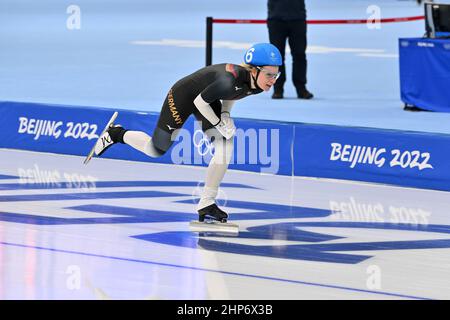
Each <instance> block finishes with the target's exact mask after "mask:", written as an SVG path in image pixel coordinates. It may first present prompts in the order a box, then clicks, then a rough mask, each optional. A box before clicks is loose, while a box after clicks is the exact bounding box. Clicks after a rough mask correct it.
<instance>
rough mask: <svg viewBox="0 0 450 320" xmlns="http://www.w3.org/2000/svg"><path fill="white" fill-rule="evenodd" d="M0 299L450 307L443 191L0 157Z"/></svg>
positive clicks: (449, 217)
mask: <svg viewBox="0 0 450 320" xmlns="http://www.w3.org/2000/svg"><path fill="white" fill-rule="evenodd" d="M0 159H2V160H1V166H0V168H1V169H0V299H405V298H406V299H449V298H450V210H449V208H450V193H448V192H440V191H431V190H419V189H408V188H400V187H392V186H384V185H375V184H365V183H356V182H350V181H331V180H319V179H304V178H292V177H285V176H272V175H260V174H255V173H245V172H239V171H231V170H230V171H228V173H227V175H226V176H225V180H224V183H223V186H222V188H221V192H220V196H221V200H220V204H221V205H222V206H223V208H225V210H226V211H228V212H229V214H230V221H232V222H235V223H237V224H239V227H240V233H239V236H237V237H232V236H221V235H217V234H213V233H209V234H198V233H193V232H191V231H190V230H189V226H188V224H189V221H190V220H193V219H196V218H197V216H196V213H195V201H196V199H197V195H198V192H199V190H200V185H199V184H200V182H201V181H203V179H204V175H205V168H204V167H190V166H175V165H161V164H150V163H136V162H127V161H120V160H108V159H97V158H94V159H93V160H92V161H91V163H90V164H89V165H88V166H84V165H83V164H82V162H83V158H82V157H77V156H62V155H55V154H43V153H34V152H25V151H13V150H0Z"/></svg>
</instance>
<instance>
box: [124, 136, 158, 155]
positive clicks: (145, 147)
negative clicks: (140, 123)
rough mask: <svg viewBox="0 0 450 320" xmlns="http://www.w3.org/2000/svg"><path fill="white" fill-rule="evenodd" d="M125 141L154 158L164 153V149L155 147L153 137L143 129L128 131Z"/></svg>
mask: <svg viewBox="0 0 450 320" xmlns="http://www.w3.org/2000/svg"><path fill="white" fill-rule="evenodd" d="M123 141H124V143H126V144H127V145H129V146H131V147H133V148H134V149H136V150H139V151H141V152H143V153H145V154H146V155H148V156H149V157H152V158H157V157H160V156H162V155H163V154H164V152H163V151H162V150H160V149H158V148H156V147H155V145H154V144H153V141H152V137H150V136H149V135H148V134H146V133H145V132H143V131H131V130H130V131H127V132H126V133H125V134H124V136H123Z"/></svg>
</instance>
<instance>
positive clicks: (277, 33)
mask: <svg viewBox="0 0 450 320" xmlns="http://www.w3.org/2000/svg"><path fill="white" fill-rule="evenodd" d="M267 27H268V29H269V40H270V43H272V44H273V45H274V46H275V47H277V48H278V50H280V53H281V56H282V57H283V65H282V66H281V68H280V71H281V75H280V78H279V79H278V80H277V82H275V85H274V88H275V91H283V85H284V83H285V82H286V68H285V66H284V57H285V49H286V39H287V40H288V41H289V47H290V48H291V54H292V62H293V66H292V82H293V83H294V86H295V88H296V89H297V90H300V89H302V88H304V87H305V85H306V66H307V62H306V45H307V42H306V21H305V20H295V21H282V20H268V22H267Z"/></svg>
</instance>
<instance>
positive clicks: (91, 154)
mask: <svg viewBox="0 0 450 320" xmlns="http://www.w3.org/2000/svg"><path fill="white" fill-rule="evenodd" d="M118 115H119V113H118V112H117V111H116V112H114V114H113V115H112V117H111V119H109V121H108V123H107V124H106V126H105V129H103V131H102V132H101V133H100V135H99V136H98V139H97V140H96V141H95V144H94V146H93V147H92V149H91V151H90V152H89V154H88V155H87V157H86V159H84V162H83V163H84V164H88V162H89V161H90V160H91V159H92V157H93V156H94V152H95V146H96V145H97V142H98V140H99V139H100V137H101V136H102V135H103V134H104V133H105V131H106V130H108V128H109V126H110V125H111V123H113V122H114V121H115V120H116V118H117V116H118Z"/></svg>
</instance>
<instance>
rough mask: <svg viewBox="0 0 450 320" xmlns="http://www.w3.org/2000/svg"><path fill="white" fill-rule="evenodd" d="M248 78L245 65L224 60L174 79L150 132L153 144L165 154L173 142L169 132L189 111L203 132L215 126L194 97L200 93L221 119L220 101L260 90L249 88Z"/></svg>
mask: <svg viewBox="0 0 450 320" xmlns="http://www.w3.org/2000/svg"><path fill="white" fill-rule="evenodd" d="M250 77H251V75H250V72H249V71H247V70H246V69H245V68H244V67H241V66H239V65H235V64H227V63H223V64H216V65H211V66H208V67H205V68H202V69H200V70H198V71H196V72H194V73H192V74H191V75H189V76H187V77H184V78H182V79H181V80H179V81H177V82H176V83H175V84H174V85H173V87H172V88H171V89H170V90H169V92H168V94H167V97H166V99H165V100H164V104H163V106H162V109H161V114H160V116H159V120H158V124H157V126H156V128H155V130H154V131H153V137H152V141H153V144H154V146H155V147H156V148H157V149H158V150H159V151H161V152H162V153H165V152H166V151H167V150H168V149H169V148H170V146H171V145H172V143H173V137H172V132H173V131H174V130H176V129H179V128H181V127H182V126H183V124H184V123H185V122H186V120H187V119H188V118H189V116H190V115H191V114H194V116H195V118H196V119H197V120H198V121H201V123H202V130H203V131H207V130H208V129H211V128H212V127H214V125H217V124H216V123H210V122H209V121H208V120H206V119H205V118H204V117H203V116H202V115H201V114H200V112H199V111H198V109H197V107H196V106H195V104H194V99H195V98H196V97H197V96H198V95H199V94H201V97H202V98H203V100H204V101H205V102H207V103H209V105H210V106H211V108H212V109H213V111H214V113H215V114H216V115H217V117H218V118H219V119H220V114H221V111H222V103H221V100H238V99H242V98H244V97H246V96H248V95H252V94H257V93H260V92H262V91H263V90H261V89H252V88H251V85H250V81H251V80H250Z"/></svg>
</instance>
